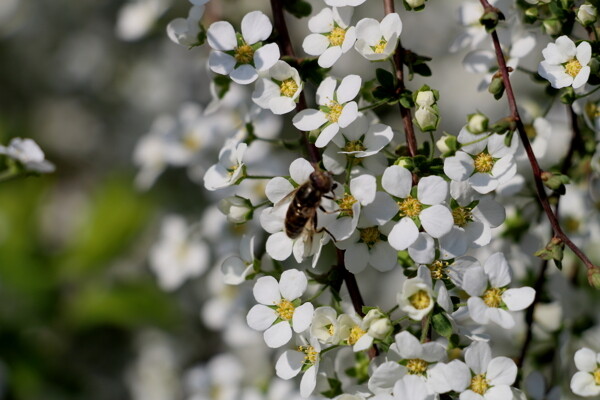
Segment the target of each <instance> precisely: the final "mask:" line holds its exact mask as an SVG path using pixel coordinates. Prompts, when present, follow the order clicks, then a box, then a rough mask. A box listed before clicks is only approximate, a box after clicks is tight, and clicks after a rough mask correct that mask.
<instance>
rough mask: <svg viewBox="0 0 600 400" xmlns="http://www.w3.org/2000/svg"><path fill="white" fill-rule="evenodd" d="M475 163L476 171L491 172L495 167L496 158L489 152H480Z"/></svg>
mask: <svg viewBox="0 0 600 400" xmlns="http://www.w3.org/2000/svg"><path fill="white" fill-rule="evenodd" d="M474 164H475V171H477V172H481V173H484V174H489V173H490V172H492V168H493V167H494V158H493V157H492V156H491V155H490V154H488V153H479V154H478V155H477V156H476V157H475V161H474Z"/></svg>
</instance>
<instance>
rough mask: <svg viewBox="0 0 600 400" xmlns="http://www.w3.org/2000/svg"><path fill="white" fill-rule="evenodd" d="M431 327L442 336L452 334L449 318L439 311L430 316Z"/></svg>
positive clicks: (447, 336)
mask: <svg viewBox="0 0 600 400" xmlns="http://www.w3.org/2000/svg"><path fill="white" fill-rule="evenodd" d="M432 323H433V329H434V330H435V331H436V332H437V333H439V334H440V335H442V336H443V337H446V338H449V337H450V336H451V335H452V324H451V323H450V320H449V319H448V318H447V317H446V316H445V315H444V313H442V312H440V313H437V314H434V315H433V318H432Z"/></svg>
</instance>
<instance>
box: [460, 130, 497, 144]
mask: <svg viewBox="0 0 600 400" xmlns="http://www.w3.org/2000/svg"><path fill="white" fill-rule="evenodd" d="M490 136H492V134H491V133H488V134H487V135H485V136H482V137H481V138H480V139H475V140H473V141H470V142H467V143H461V146H462V147H466V146H470V145H472V144H475V143H478V142H481V141H482V140H485V139H487V138H489V137H490Z"/></svg>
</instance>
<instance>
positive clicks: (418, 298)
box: [408, 290, 431, 310]
mask: <svg viewBox="0 0 600 400" xmlns="http://www.w3.org/2000/svg"><path fill="white" fill-rule="evenodd" d="M408 301H410V304H412V306H413V307H414V308H416V309H417V310H424V309H425V308H427V307H429V304H431V297H429V293H427V292H426V291H425V290H419V291H418V292H417V293H415V294H413V295H412V296H410V297H409V298H408Z"/></svg>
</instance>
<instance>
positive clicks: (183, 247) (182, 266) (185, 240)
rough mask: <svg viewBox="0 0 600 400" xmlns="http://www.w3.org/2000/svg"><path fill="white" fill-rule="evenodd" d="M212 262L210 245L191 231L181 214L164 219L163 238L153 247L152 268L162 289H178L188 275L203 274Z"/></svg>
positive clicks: (151, 252) (151, 255)
mask: <svg viewBox="0 0 600 400" xmlns="http://www.w3.org/2000/svg"><path fill="white" fill-rule="evenodd" d="M209 261H210V250H209V247H208V245H207V244H206V243H205V242H204V241H203V240H201V239H200V238H198V237H197V235H196V234H195V233H194V232H191V231H190V228H189V227H188V225H187V223H186V222H185V220H184V219H183V218H182V217H180V216H177V215H170V216H168V217H165V218H164V219H163V222H162V227H161V238H160V240H159V242H158V243H156V244H155V245H154V246H153V247H152V249H151V250H150V268H151V269H152V271H154V273H155V274H156V275H157V277H158V283H159V284H160V286H161V288H163V289H164V290H174V289H177V288H178V287H179V286H181V284H183V282H185V280H187V279H188V278H193V277H196V276H199V275H201V274H202V273H203V272H204V271H205V270H206V268H207V267H208V263H209Z"/></svg>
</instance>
